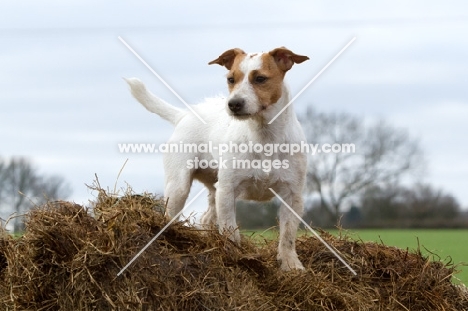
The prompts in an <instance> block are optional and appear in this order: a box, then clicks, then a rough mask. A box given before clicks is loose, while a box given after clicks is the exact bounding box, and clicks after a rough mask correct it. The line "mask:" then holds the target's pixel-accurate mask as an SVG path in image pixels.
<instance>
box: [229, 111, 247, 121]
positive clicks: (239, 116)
mask: <svg viewBox="0 0 468 311" xmlns="http://www.w3.org/2000/svg"><path fill="white" fill-rule="evenodd" d="M231 116H233V117H234V118H236V119H239V120H245V119H248V118H250V117H251V116H252V114H250V113H231Z"/></svg>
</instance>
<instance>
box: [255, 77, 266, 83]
mask: <svg viewBox="0 0 468 311" xmlns="http://www.w3.org/2000/svg"><path fill="white" fill-rule="evenodd" d="M267 79H268V78H267V77H264V76H256V77H255V83H264V82H265V81H266V80H267Z"/></svg>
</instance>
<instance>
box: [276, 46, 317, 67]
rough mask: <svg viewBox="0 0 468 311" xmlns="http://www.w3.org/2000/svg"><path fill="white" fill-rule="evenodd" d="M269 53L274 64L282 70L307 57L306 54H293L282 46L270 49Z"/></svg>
mask: <svg viewBox="0 0 468 311" xmlns="http://www.w3.org/2000/svg"><path fill="white" fill-rule="evenodd" d="M269 54H270V55H271V56H273V58H274V59H275V62H276V64H277V65H278V67H279V68H280V69H281V70H283V71H288V70H289V69H291V67H292V66H293V65H294V64H300V63H302V62H304V61H306V60H308V59H309V57H307V56H303V55H297V54H294V53H293V52H292V51H291V50H288V49H287V48H285V47H284V46H283V47H280V48H277V49H274V50H271V51H270V52H269Z"/></svg>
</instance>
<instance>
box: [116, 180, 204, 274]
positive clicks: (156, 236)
mask: <svg viewBox="0 0 468 311" xmlns="http://www.w3.org/2000/svg"><path fill="white" fill-rule="evenodd" d="M203 191H205V188H203V189H202V190H201V191H200V192H199V193H197V195H196V196H195V197H194V198H193V199H192V200H190V202H188V203H187V204H185V206H184V208H183V209H181V210H180V212H178V213H177V215H175V216H174V218H172V219H171V221H169V222H168V223H167V224H166V225H165V226H164V227H163V228H162V229H161V230H160V231H159V232H158V234H156V235H155V236H154V238H152V239H151V241H149V242H148V244H146V245H145V247H143V248H142V249H141V250H140V251H139V252H138V253H137V254H136V255H135V256H134V257H133V258H132V260H130V262H129V263H128V264H126V265H125V267H123V268H122V270H120V271H119V273H117V276H119V275H121V274H122V273H123V272H124V271H125V270H127V268H128V267H130V265H131V264H132V263H133V262H134V261H135V260H136V259H137V258H138V257H140V255H141V254H143V252H144V251H145V250H146V249H147V248H148V247H149V246H150V245H151V244H152V243H153V242H154V241H156V239H157V238H158V237H159V236H160V235H161V234H162V233H163V232H164V231H165V230H166V229H167V228H168V227H169V226H170V225H171V224H172V223H173V222H174V221H175V220H176V219H178V218H179V216H180V215H182V212H183V211H184V210H185V209H186V208H187V207H189V206H190V205H191V204H192V203H193V201H195V199H196V198H198V197H199V196H200V194H202V193H203Z"/></svg>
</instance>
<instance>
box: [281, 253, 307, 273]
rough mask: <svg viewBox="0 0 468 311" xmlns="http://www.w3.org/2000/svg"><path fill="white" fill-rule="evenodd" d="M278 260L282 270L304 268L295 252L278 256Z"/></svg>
mask: <svg viewBox="0 0 468 311" xmlns="http://www.w3.org/2000/svg"><path fill="white" fill-rule="evenodd" d="M278 261H279V262H280V264H281V266H280V268H281V270H283V271H291V270H304V266H303V265H302V263H301V261H300V260H299V258H297V255H296V254H294V255H292V254H291V255H286V256H283V257H280V256H278Z"/></svg>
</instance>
